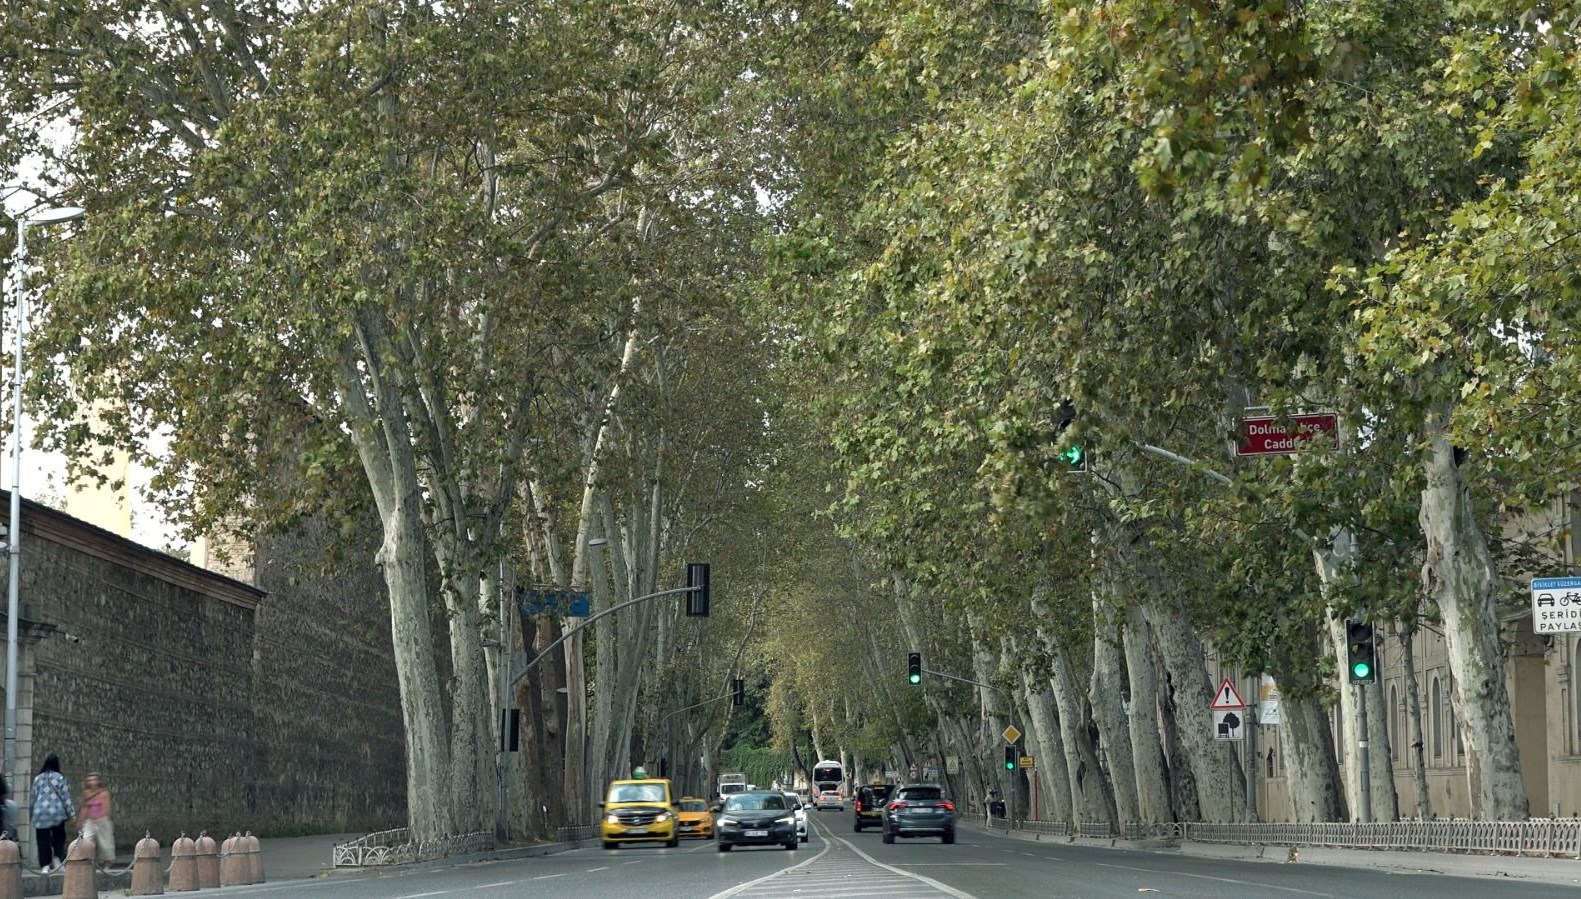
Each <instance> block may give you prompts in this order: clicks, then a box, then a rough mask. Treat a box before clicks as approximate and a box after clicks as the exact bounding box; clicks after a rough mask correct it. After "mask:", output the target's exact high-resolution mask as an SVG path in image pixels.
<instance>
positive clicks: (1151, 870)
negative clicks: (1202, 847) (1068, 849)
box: [1091, 862, 1334, 896]
mask: <svg viewBox="0 0 1581 899" xmlns="http://www.w3.org/2000/svg"><path fill="white" fill-rule="evenodd" d="M1091 864H1093V865H1094V866H1096V867H1099V868H1121V869H1124V870H1126V871H1140V872H1142V873H1144V874H1159V875H1162V876H1164V877H1196V878H1198V879H1200V880H1217V881H1219V882H1220V883H1233V884H1235V885H1236V886H1243V887H1260V888H1262V889H1265V890H1282V891H1284V892H1286V893H1300V894H1301V895H1303V896H1333V895H1334V894H1333V893H1315V892H1313V891H1312V890H1298V889H1296V888H1295V887H1282V886H1278V885H1276V884H1272V883H1258V882H1257V881H1255V880H1235V879H1233V878H1229V877H1214V876H1213V875H1211V874H1191V873H1188V872H1186V871H1167V870H1164V869H1161V868H1137V867H1133V866H1132V865H1111V864H1109V863H1108V862H1092V863H1091Z"/></svg>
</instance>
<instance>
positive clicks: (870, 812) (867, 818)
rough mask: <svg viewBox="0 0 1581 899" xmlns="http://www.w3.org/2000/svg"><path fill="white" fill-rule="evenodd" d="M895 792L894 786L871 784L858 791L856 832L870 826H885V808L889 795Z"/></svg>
mask: <svg viewBox="0 0 1581 899" xmlns="http://www.w3.org/2000/svg"><path fill="white" fill-rule="evenodd" d="M894 791H895V787H894V785H892V784H871V785H869V786H865V787H863V788H862V789H860V790H857V791H856V832H857V833H861V832H862V828H864V827H867V826H868V825H870V824H877V825H878V826H879V827H883V826H884V806H885V805H886V804H887V803H888V802H889V794H890V793H893V792H894Z"/></svg>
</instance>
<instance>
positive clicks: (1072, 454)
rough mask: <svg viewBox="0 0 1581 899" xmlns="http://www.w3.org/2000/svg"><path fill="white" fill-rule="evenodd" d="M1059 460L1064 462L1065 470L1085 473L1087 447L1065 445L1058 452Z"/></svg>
mask: <svg viewBox="0 0 1581 899" xmlns="http://www.w3.org/2000/svg"><path fill="white" fill-rule="evenodd" d="M1059 457H1060V461H1062V462H1064V463H1065V465H1066V466H1067V470H1068V471H1070V472H1072V473H1074V474H1085V473H1086V471H1087V449H1086V447H1082V446H1069V447H1066V448H1065V449H1064V450H1063V451H1061V452H1060V454H1059Z"/></svg>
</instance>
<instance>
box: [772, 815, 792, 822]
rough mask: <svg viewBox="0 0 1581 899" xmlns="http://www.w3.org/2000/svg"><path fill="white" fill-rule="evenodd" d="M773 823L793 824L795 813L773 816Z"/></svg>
mask: <svg viewBox="0 0 1581 899" xmlns="http://www.w3.org/2000/svg"><path fill="white" fill-rule="evenodd" d="M774 823H775V824H795V823H796V816H795V815H786V816H785V817H783V818H775V819H774Z"/></svg>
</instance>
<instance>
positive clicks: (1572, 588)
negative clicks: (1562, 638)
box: [1532, 577, 1581, 634]
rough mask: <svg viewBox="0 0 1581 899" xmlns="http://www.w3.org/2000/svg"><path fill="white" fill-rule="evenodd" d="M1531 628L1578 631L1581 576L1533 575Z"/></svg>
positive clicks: (1580, 628)
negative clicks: (1535, 576)
mask: <svg viewBox="0 0 1581 899" xmlns="http://www.w3.org/2000/svg"><path fill="white" fill-rule="evenodd" d="M1532 630H1533V631H1534V632H1535V633H1539V634H1562V633H1568V632H1570V631H1581V577H1537V578H1532Z"/></svg>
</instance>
